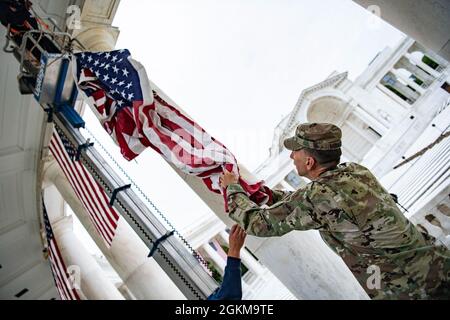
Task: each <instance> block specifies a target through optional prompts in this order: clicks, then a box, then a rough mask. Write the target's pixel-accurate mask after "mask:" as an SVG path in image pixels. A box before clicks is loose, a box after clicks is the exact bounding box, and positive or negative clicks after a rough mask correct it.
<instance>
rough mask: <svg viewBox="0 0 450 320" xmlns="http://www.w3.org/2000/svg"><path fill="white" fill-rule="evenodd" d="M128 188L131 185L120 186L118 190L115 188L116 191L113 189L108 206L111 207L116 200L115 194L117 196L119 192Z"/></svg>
mask: <svg viewBox="0 0 450 320" xmlns="http://www.w3.org/2000/svg"><path fill="white" fill-rule="evenodd" d="M129 188H131V184H126V185H124V186H122V187H119V188H117V189H114V191H113V193H112V196H111V200H109V205H110V206H111V207H112V206H113V204H114V201H115V200H116V197H117V194H118V193H119V192H120V191H123V190H126V189H129Z"/></svg>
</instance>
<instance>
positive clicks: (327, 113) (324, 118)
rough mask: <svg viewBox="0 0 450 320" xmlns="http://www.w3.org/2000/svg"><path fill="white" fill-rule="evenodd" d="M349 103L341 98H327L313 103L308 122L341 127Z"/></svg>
mask: <svg viewBox="0 0 450 320" xmlns="http://www.w3.org/2000/svg"><path fill="white" fill-rule="evenodd" d="M346 109H347V103H346V102H345V101H344V100H342V99H341V98H339V97H334V96H325V97H321V98H318V99H316V100H314V101H313V102H311V104H310V105H309V107H308V109H307V111H306V119H307V121H308V122H327V123H332V124H335V125H338V126H340V125H341V124H342V122H343V120H344V117H345V114H346Z"/></svg>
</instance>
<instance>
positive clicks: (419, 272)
mask: <svg viewBox="0 0 450 320" xmlns="http://www.w3.org/2000/svg"><path fill="white" fill-rule="evenodd" d="M227 201H228V206H229V210H230V218H232V219H233V220H235V221H236V222H237V223H239V224H240V225H241V226H242V227H243V228H244V229H245V230H246V231H247V233H248V234H250V235H255V236H259V237H273V236H282V235H283V234H286V233H288V232H290V231H292V230H309V229H316V230H319V232H320V234H321V236H322V239H323V240H324V241H325V242H326V243H327V245H328V246H329V247H330V248H331V249H332V250H333V251H334V252H335V253H337V254H338V255H339V256H340V257H341V258H342V259H343V260H344V262H345V264H346V265H347V266H348V268H349V269H350V270H351V271H352V273H353V275H354V276H355V277H356V279H357V280H358V282H359V283H360V284H361V286H362V287H363V288H364V290H365V291H366V292H367V293H368V294H369V296H370V297H371V298H374V299H421V298H422V299H427V298H446V299H450V281H449V272H450V252H449V250H448V249H446V248H445V247H444V246H441V245H436V244H435V243H434V241H435V239H433V238H431V237H428V236H426V235H424V234H422V233H420V232H419V231H418V229H417V228H416V227H415V226H414V225H413V224H412V223H411V222H410V221H409V220H408V219H407V218H406V217H405V216H404V215H403V214H402V213H401V211H400V210H399V209H398V207H397V205H396V203H395V202H394V201H393V199H392V197H391V195H390V194H389V193H388V192H387V191H386V190H385V189H384V188H383V187H382V186H381V185H380V183H379V182H378V181H377V179H376V178H375V177H374V176H373V175H372V173H371V172H370V171H369V170H368V169H366V168H364V167H363V166H361V165H358V164H355V163H344V164H341V165H339V166H338V167H337V168H336V169H332V170H329V171H326V172H324V173H322V174H321V175H320V176H319V177H318V178H317V179H316V180H314V181H312V182H310V183H309V184H307V185H306V186H305V187H303V188H300V189H299V190H297V191H295V192H286V191H273V202H272V203H271V204H269V205H265V206H262V207H259V206H257V205H256V204H255V203H254V202H252V201H251V200H250V199H249V198H248V197H247V195H246V194H245V192H244V190H243V189H242V187H241V186H240V185H238V184H231V185H229V186H228V188H227ZM376 268H379V269H378V271H377V269H376ZM376 272H378V275H379V277H378V278H379V280H378V281H377V279H376V278H375V277H374V276H376V275H375V273H376ZM371 276H372V277H371Z"/></svg>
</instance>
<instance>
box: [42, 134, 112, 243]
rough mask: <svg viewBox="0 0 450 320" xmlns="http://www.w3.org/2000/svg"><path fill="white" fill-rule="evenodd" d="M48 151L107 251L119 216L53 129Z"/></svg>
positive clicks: (98, 186)
mask: <svg viewBox="0 0 450 320" xmlns="http://www.w3.org/2000/svg"><path fill="white" fill-rule="evenodd" d="M50 151H51V153H52V154H53V156H54V157H55V159H56V161H57V162H58V164H59V166H60V167H61V169H62V170H63V172H64V174H65V175H66V177H67V179H68V180H69V183H70V184H71V186H72V188H73V190H74V191H75V193H76V195H77V196H78V198H79V199H80V201H81V203H82V204H83V206H84V208H85V209H86V211H87V212H88V213H89V217H90V218H91V221H92V223H93V225H94V227H95V229H96V230H97V232H98V233H99V234H100V236H101V237H102V238H103V240H104V241H105V243H106V245H107V246H108V247H110V246H111V242H112V240H113V238H114V234H115V231H116V228H117V223H118V220H119V214H118V213H117V211H116V210H115V209H114V207H112V206H110V204H109V199H108V197H107V196H106V194H105V192H104V191H103V189H102V187H101V186H100V185H99V184H98V183H97V182H96V181H95V179H94V178H93V177H92V175H91V174H90V173H89V172H88V171H87V170H86V168H85V167H84V165H83V163H82V162H81V160H80V161H76V160H75V155H76V150H75V149H74V147H73V146H72V144H71V143H70V141H68V140H67V139H66V138H65V137H64V135H63V134H62V132H61V134H60V131H59V129H57V128H56V127H55V130H54V131H53V136H52V138H51V140H50Z"/></svg>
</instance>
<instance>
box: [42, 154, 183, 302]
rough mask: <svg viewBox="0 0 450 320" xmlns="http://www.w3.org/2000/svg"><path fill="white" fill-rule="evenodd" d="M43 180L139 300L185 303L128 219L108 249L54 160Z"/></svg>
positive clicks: (120, 220) (46, 168) (117, 230)
mask: <svg viewBox="0 0 450 320" xmlns="http://www.w3.org/2000/svg"><path fill="white" fill-rule="evenodd" d="M44 176H45V179H47V180H50V181H51V182H52V183H53V184H54V185H55V186H56V188H57V189H58V191H59V192H60V193H61V195H62V196H63V198H64V200H65V201H66V202H67V203H68V205H69V206H70V207H71V208H72V210H73V212H74V213H75V214H76V215H77V217H78V219H79V220H80V222H81V223H82V224H83V226H84V227H85V228H86V230H87V231H88V233H89V235H90V236H91V237H92V239H93V240H94V241H95V243H96V244H97V246H98V247H99V249H100V250H101V251H102V253H103V254H104V256H105V257H106V258H107V259H108V261H109V262H110V264H111V266H112V267H113V268H114V269H115V270H116V272H117V273H118V274H119V276H120V278H121V279H122V280H123V282H124V284H125V285H126V287H128V288H129V290H130V291H131V292H132V294H133V296H134V297H136V299H148V300H153V299H155V300H167V299H173V300H177V299H185V297H184V295H183V294H182V293H181V291H180V290H179V289H178V288H177V287H176V286H175V284H174V283H173V282H172V280H171V279H170V278H169V277H168V276H167V274H166V273H165V272H164V271H163V270H162V269H161V267H160V266H159V265H158V263H157V262H156V261H155V260H154V259H149V258H147V255H148V253H149V249H148V248H147V246H146V245H145V244H144V242H142V240H141V239H140V238H139V236H138V235H136V233H135V232H134V231H133V229H132V228H131V227H130V225H129V224H128V223H127V222H126V221H125V219H123V218H120V219H119V221H118V226H117V229H116V234H115V237H114V239H113V242H112V244H111V247H110V248H108V247H106V245H105V243H104V241H103V239H102V238H101V237H100V236H99V235H98V233H97V231H96V230H95V228H94V226H93V224H92V222H91V220H90V217H89V214H88V213H87V212H86V210H85V209H84V207H83V205H82V203H81V202H80V200H79V199H78V197H77V196H76V194H75V192H74V191H73V189H72V187H71V185H70V183H69V182H68V180H67V179H66V177H65V175H64V173H63V171H62V170H61V168H60V167H59V165H58V163H57V162H56V161H55V160H52V161H50V162H47V163H46V164H45V168H44Z"/></svg>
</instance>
